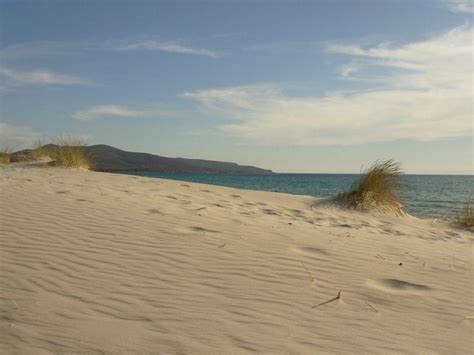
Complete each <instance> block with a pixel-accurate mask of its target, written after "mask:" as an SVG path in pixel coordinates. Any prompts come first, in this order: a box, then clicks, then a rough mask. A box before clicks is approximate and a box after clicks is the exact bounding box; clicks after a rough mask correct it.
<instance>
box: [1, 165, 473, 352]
mask: <svg viewBox="0 0 474 355" xmlns="http://www.w3.org/2000/svg"><path fill="white" fill-rule="evenodd" d="M314 202H315V199H314V198H311V197H305V196H292V195H287V194H278V193H268V192H256V191H246V190H237V189H231V188H225V187H217V186H209V185H201V184H193V183H183V182H178V181H167V180H161V179H153V178H142V177H135V176H125V175H114V174H106V173H94V172H88V171H77V170H66V169H61V168H39V167H22V166H15V165H10V166H6V167H1V168H0V352H2V353H6V354H10V353H18V354H41V353H62V354H63V353H64V354H68V353H142V354H147V353H187V354H209V353H214V354H240V353H249V352H261V353H271V354H274V353H290V354H320V353H345V354H353V353H379V354H380V353H404V354H421V353H423V354H468V353H472V351H473V346H474V343H473V335H474V334H473V322H474V319H473V316H474V301H473V300H474V297H473V296H474V295H473V276H474V275H473V247H472V246H473V240H474V237H473V234H472V233H471V232H469V231H465V230H461V229H456V228H455V227H453V226H449V225H447V224H443V223H441V222H433V221H429V220H419V219H416V218H411V217H406V218H399V217H395V216H394V217H391V216H370V215H367V214H362V213H356V212H350V211H343V210H339V209H336V208H333V207H328V206H324V205H323V204H318V203H314ZM339 291H340V292H341V293H340V297H339V298H338V297H337V295H338V292H339Z"/></svg>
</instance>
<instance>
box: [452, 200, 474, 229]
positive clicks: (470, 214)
mask: <svg viewBox="0 0 474 355" xmlns="http://www.w3.org/2000/svg"><path fill="white" fill-rule="evenodd" d="M456 222H457V224H459V225H460V226H462V227H469V228H470V227H474V206H473V204H472V199H471V198H470V197H469V199H468V200H467V201H466V203H465V204H464V208H463V209H462V212H461V213H460V214H459V215H458V216H457V217H456Z"/></svg>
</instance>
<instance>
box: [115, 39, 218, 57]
mask: <svg viewBox="0 0 474 355" xmlns="http://www.w3.org/2000/svg"><path fill="white" fill-rule="evenodd" d="M110 48H112V49H114V50H122V51H130V50H151V51H163V52H169V53H178V54H190V55H196V56H203V57H209V58H221V57H222V54H221V53H219V52H217V51H214V50H211V49H206V48H197V47H191V46H186V45H183V44H180V43H178V42H162V41H156V40H144V41H131V42H128V43H123V44H117V45H112V46H111V47H110Z"/></svg>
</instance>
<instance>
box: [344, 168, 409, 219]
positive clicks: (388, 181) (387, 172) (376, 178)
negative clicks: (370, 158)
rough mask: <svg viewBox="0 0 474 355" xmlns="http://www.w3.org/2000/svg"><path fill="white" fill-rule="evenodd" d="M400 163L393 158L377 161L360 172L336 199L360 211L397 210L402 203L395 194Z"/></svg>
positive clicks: (398, 180)
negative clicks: (354, 181)
mask: <svg viewBox="0 0 474 355" xmlns="http://www.w3.org/2000/svg"><path fill="white" fill-rule="evenodd" d="M401 175H402V170H401V165H400V163H397V162H395V161H394V160H392V159H390V160H386V161H381V162H380V161H377V162H376V163H375V164H373V165H372V166H371V167H370V168H369V169H367V170H366V171H365V172H363V173H362V175H361V177H360V178H359V180H358V181H357V182H356V183H354V185H353V186H352V188H351V189H350V190H349V191H347V192H343V193H340V194H339V195H338V196H337V200H339V201H340V202H342V203H343V204H344V205H345V206H347V207H349V208H353V209H356V210H360V211H370V210H373V209H379V210H384V209H390V210H397V211H399V210H400V208H401V207H403V205H402V204H401V203H400V200H399V198H398V196H397V194H396V189H397V188H398V187H400V186H401V185H402V181H401Z"/></svg>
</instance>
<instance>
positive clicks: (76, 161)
mask: <svg viewBox="0 0 474 355" xmlns="http://www.w3.org/2000/svg"><path fill="white" fill-rule="evenodd" d="M53 144H54V147H53V148H52V149H51V151H50V152H49V151H48V153H47V155H49V156H50V157H51V158H52V159H53V160H54V161H55V164H56V165H59V166H64V167H67V168H85V169H87V168H89V166H90V160H91V158H90V157H89V155H88V154H87V152H86V149H85V148H86V140H85V139H84V138H82V137H75V136H70V135H63V136H59V137H58V138H56V139H55V140H54V141H53Z"/></svg>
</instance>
